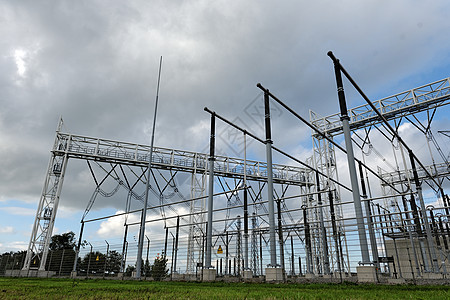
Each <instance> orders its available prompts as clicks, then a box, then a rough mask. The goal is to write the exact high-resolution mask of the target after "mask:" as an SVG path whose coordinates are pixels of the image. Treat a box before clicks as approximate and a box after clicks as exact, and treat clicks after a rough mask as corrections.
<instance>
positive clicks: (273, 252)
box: [264, 90, 278, 268]
mask: <svg viewBox="0 0 450 300" xmlns="http://www.w3.org/2000/svg"><path fill="white" fill-rule="evenodd" d="M264 112H265V117H264V119H265V129H266V142H265V143H266V157H267V201H268V206H269V216H268V217H269V246H270V247H269V249H270V265H269V267H273V268H275V267H277V266H278V265H277V245H276V238H275V203H274V199H273V172H272V143H273V142H272V133H271V128H270V106H269V94H268V90H266V91H265V92H264Z"/></svg>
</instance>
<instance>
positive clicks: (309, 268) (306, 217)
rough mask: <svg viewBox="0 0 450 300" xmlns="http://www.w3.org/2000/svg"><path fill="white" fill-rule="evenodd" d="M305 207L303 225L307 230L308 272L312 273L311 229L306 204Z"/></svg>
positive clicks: (303, 206) (303, 207)
mask: <svg viewBox="0 0 450 300" xmlns="http://www.w3.org/2000/svg"><path fill="white" fill-rule="evenodd" d="M302 209H303V227H304V230H305V247H306V273H307V274H312V273H313V270H312V262H313V261H312V248H311V231H310V227H309V223H308V215H307V214H306V205H302Z"/></svg>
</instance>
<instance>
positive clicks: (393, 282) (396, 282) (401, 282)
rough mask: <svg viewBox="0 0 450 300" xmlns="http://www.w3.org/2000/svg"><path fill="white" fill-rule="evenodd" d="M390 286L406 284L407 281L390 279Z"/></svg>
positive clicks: (388, 281)
mask: <svg viewBox="0 0 450 300" xmlns="http://www.w3.org/2000/svg"><path fill="white" fill-rule="evenodd" d="M387 283H388V284H405V283H406V280H405V279H403V278H389V279H388V280H387Z"/></svg>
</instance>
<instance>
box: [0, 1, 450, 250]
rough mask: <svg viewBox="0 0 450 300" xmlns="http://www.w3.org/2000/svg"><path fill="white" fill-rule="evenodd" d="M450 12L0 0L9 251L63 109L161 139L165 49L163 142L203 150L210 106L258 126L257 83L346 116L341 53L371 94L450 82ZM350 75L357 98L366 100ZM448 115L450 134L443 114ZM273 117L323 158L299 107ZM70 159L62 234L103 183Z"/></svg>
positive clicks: (134, 137)
mask: <svg viewBox="0 0 450 300" xmlns="http://www.w3.org/2000/svg"><path fill="white" fill-rule="evenodd" d="M449 9H450V3H448V1H444V0H440V1H437V0H436V1H413V0H411V1H406V0H405V1H401V0H398V1H380V0H377V1H369V0H366V1H358V0H354V1H350V0H347V1H335V0H333V1H206V0H205V1H196V0H193V1H153V0H150V1H149V0H145V1H144V0H143V1H138V0H136V1H106V0H105V1H95V0H89V1H88V0H86V1H33V0H30V1H22V0H15V1H7V0H0V36H1V39H0V70H1V72H0V104H1V106H0V107H1V109H0V155H1V157H2V158H1V160H0V217H1V218H0V252H4V251H9V250H12V251H15V250H19V249H25V248H26V247H27V244H28V241H29V237H30V233H31V226H32V224H33V221H34V215H35V211H36V208H37V204H38V201H39V197H40V193H41V191H42V186H43V182H44V179H45V172H46V168H47V164H48V160H49V157H50V150H51V147H52V145H53V141H54V137H55V129H56V126H57V122H58V120H59V118H60V116H62V118H63V119H64V122H65V123H64V124H65V127H64V130H65V131H68V132H71V133H76V134H80V135H87V136H93V137H102V138H108V139H113V140H121V141H129V142H136V143H145V144H149V141H150V132H151V123H152V116H153V107H154V99H155V93H156V82H157V75H158V64H159V58H160V56H163V66H162V77H161V91H160V106H159V111H158V121H157V127H156V136H155V145H157V146H163V147H169V148H176V149H183V150H195V151H202V150H205V149H206V148H205V147H206V146H207V145H208V135H209V115H208V114H206V113H205V112H204V111H203V107H205V106H208V107H209V108H210V109H212V110H215V111H216V112H218V113H219V114H221V115H223V116H225V117H227V118H229V119H231V120H237V122H239V123H241V124H246V125H248V126H249V127H252V126H253V127H252V128H254V130H255V131H258V126H256V127H255V124H256V123H257V120H254V119H252V118H250V117H249V114H248V108H249V107H250V108H251V107H252V105H253V106H254V104H253V101H254V100H255V99H259V98H260V97H259V98H258V95H260V90H259V89H257V88H256V83H258V82H261V83H262V84H263V85H264V86H265V87H267V88H269V89H270V90H271V91H272V92H273V93H274V94H276V95H278V96H279V97H280V98H281V99H283V100H284V101H285V102H286V103H287V104H288V105H290V106H291V107H292V108H293V109H294V110H296V111H297V112H298V113H300V114H301V115H302V116H304V117H305V118H307V119H308V118H309V115H308V114H309V110H310V109H311V110H313V111H315V112H317V113H319V114H321V115H329V114H332V113H335V112H337V111H338V104H337V96H336V87H335V81H334V73H333V67H332V62H331V61H330V59H329V58H328V57H327V56H326V53H327V51H329V50H333V52H334V53H335V55H336V56H337V57H338V58H340V59H341V62H342V63H343V65H344V66H345V67H346V69H347V70H348V71H350V72H351V74H352V75H353V77H354V78H355V79H356V80H357V81H358V83H359V84H360V86H361V87H362V88H363V89H364V90H365V91H366V94H368V95H369V97H371V98H372V99H373V100H376V99H379V98H382V97H385V96H389V95H392V94H395V93H397V92H402V91H404V90H407V89H411V88H414V87H417V86H420V85H423V84H426V83H430V82H434V81H437V80H439V79H442V78H446V77H449V72H448V70H449V68H450V39H448V32H450V21H449V19H448V12H449V11H450V10H449ZM346 84H347V86H346V90H349V91H348V93H349V97H348V101H349V107H353V106H357V105H360V104H363V102H362V100H361V99H360V98H357V97H352V95H354V94H352V92H351V91H350V87H349V86H348V83H346ZM246 109H247V111H246ZM436 118H437V122H438V124H439V125H438V126H439V127H438V129H447V130H448V129H449V128H448V125H449V123H448V117H447V116H446V114H445V113H440V114H437V116H436ZM274 119H276V122H274V143H275V144H276V145H278V146H279V147H280V148H283V149H286V150H289V151H290V152H291V153H295V154H297V155H299V156H300V157H302V158H305V157H306V156H307V155H308V154H310V153H311V150H310V147H311V146H310V144H311V138H310V132H309V130H308V129H306V128H305V127H304V126H301V125H300V124H299V123H298V121H296V120H295V119H293V118H291V117H288V114H287V112H283V113H282V112H279V114H276V115H275V116H274ZM256 125H257V124H256ZM260 133H261V132H260ZM261 136H262V134H261ZM444 143H445V140H444ZM444 150H446V149H444ZM446 151H447V152H446V153H448V150H446ZM256 152H257V151H256ZM256 152H255V156H256V155H257V153H256ZM228 155H231V156H235V154H233V152H230V153H228ZM70 164H71V165H70V166H69V168H68V172H69V173H70V174H69V173H68V174H67V178H66V181H65V183H64V191H63V196H62V198H61V203H60V210H59V212H58V217H57V219H58V220H57V223H56V232H59V233H62V232H66V231H69V230H73V231H75V232H77V231H78V226H79V225H78V224H79V221H80V218H81V214H82V210H84V207H85V205H86V201H87V200H86V199H85V200H82V201H81V200H80V201H77V199H79V198H80V195H83V196H82V197H86V195H87V197H89V195H90V194H91V193H92V191H93V190H89V191H80V190H82V189H83V187H85V182H86V181H90V183H91V184H92V180H91V179H90V178H88V177H89V172H88V170H87V167H86V164H85V163H76V162H75V163H72V162H70ZM77 193H81V194H77ZM82 197H81V198H82ZM104 207H109V208H108V209H109V211H108V212H109V213H114V212H115V211H116V210H118V209H120V208H119V207H114V205H112V206H111V205H110V206H108V205H104ZM99 226H100V225H99ZM103 226H104V227H102V228H101V230H103V231H101V230H100V229H99V231H96V233H97V236H96V237H93V238H98V239H102V238H103V237H104V236H102V234H103V233H105V232H107V229H105V226H106V225H105V224H103Z"/></svg>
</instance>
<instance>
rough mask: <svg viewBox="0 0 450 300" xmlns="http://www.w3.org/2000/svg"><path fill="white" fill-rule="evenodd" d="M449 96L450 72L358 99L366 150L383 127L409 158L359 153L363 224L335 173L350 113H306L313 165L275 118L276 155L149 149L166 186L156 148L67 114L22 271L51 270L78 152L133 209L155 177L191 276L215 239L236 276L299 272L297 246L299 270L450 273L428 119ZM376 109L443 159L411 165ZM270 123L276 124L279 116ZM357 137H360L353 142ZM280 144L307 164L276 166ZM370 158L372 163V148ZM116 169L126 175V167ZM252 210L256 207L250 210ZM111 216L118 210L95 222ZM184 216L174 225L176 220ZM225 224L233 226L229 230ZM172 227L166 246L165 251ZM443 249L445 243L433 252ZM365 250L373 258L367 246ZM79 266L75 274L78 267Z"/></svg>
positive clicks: (356, 114) (206, 262)
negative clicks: (387, 167)
mask: <svg viewBox="0 0 450 300" xmlns="http://www.w3.org/2000/svg"><path fill="white" fill-rule="evenodd" d="M258 87H259V88H261V89H262V90H263V91H264V92H265V94H264V97H265V99H264V100H265V101H266V102H268V101H269V98H271V99H272V100H275V101H280V100H279V99H277V98H276V96H274V95H273V94H271V93H270V92H269V91H268V90H265V89H264V88H263V87H262V86H260V85H259V86H258ZM449 102H450V78H446V79H443V80H439V81H437V82H433V83H430V84H427V85H424V86H421V87H418V88H415V89H412V90H409V91H406V92H403V93H399V94H396V95H393V96H391V97H387V98H383V99H381V100H378V101H374V102H372V103H373V106H374V107H371V106H370V105H361V106H358V107H356V108H353V109H349V110H348V111H347V115H348V126H349V128H350V130H351V133H352V139H353V145H355V146H357V147H358V148H359V149H361V152H364V151H363V149H365V147H369V146H370V147H373V145H372V144H371V143H370V137H369V133H370V131H371V130H374V131H375V130H378V131H379V132H381V133H382V134H383V135H384V136H385V137H386V138H387V139H388V140H389V142H390V143H391V144H392V145H393V149H394V155H395V153H396V151H397V152H401V160H402V161H403V164H399V163H398V161H397V158H395V166H394V169H395V170H394V171H390V172H387V171H384V170H383V168H381V167H378V169H377V170H376V171H374V170H371V169H370V167H368V166H367V165H366V164H365V162H363V161H361V160H360V159H358V158H356V163H357V166H358V167H359V170H360V172H359V177H360V180H361V182H360V183H359V187H357V189H358V195H359V188H361V189H362V190H361V195H360V196H358V197H359V198H360V200H361V203H362V204H363V208H362V215H361V217H363V218H364V221H363V223H362V224H361V223H358V222H359V221H358V222H357V219H358V216H357V217H356V218H355V217H354V216H353V213H352V212H349V211H348V210H344V207H346V205H350V204H351V203H353V202H352V201H351V200H350V199H351V197H350V196H349V194H348V193H349V192H352V190H353V192H354V191H355V187H354V185H353V184H352V188H348V187H346V186H345V185H344V184H342V180H341V178H339V176H340V175H339V174H338V170H339V168H340V167H341V166H338V165H337V154H336V153H337V152H338V151H340V150H343V149H342V147H340V146H339V144H338V143H337V142H336V141H338V140H339V136H340V135H341V134H342V133H343V126H342V116H341V114H333V115H330V116H327V117H320V116H319V115H318V114H317V113H315V112H312V111H311V112H310V115H309V122H307V121H306V120H304V119H301V120H302V121H304V122H305V123H307V125H308V126H310V127H311V128H312V145H313V155H312V157H311V158H309V159H307V160H306V161H305V162H301V161H299V160H298V159H296V158H294V157H292V156H290V155H289V154H286V153H284V152H282V151H281V150H279V149H278V148H277V147H275V145H272V143H273V142H272V140H271V135H270V131H269V132H267V127H266V140H265V141H264V140H262V139H258V138H257V139H258V141H260V142H261V143H264V144H265V146H266V152H267V154H268V156H267V161H266V162H264V161H255V160H251V159H250V160H249V159H247V158H246V157H244V158H232V157H227V156H220V155H215V154H214V152H212V154H211V153H209V154H206V153H199V152H191V151H185V150H176V149H170V148H161V147H152V155H151V158H152V161H151V166H152V170H155V172H156V171H157V172H159V173H160V176H161V178H162V181H163V182H164V184H163V185H164V187H160V186H159V185H158V182H157V181H158V180H157V179H156V177H157V175H155V174H154V172H153V171H152V172H151V173H150V172H149V173H148V174H149V175H147V176H145V173H146V171H147V168H148V165H149V160H150V155H149V153H150V152H151V151H150V146H147V145H142V144H135V143H129V142H121V141H115V140H109V139H102V138H96V137H88V136H83V135H76V134H70V133H66V132H63V131H62V120H61V121H60V123H59V125H58V128H57V131H56V138H55V142H54V145H53V149H52V151H51V156H50V161H49V165H48V169H47V173H46V178H45V181H44V188H43V191H42V194H41V198H40V201H39V205H38V209H37V213H36V217H35V222H34V225H33V230H32V234H31V238H30V243H29V246H28V250H27V254H26V258H25V260H24V265H23V270H24V271H29V270H32V269H38V270H41V271H44V270H45V269H46V262H47V256H48V253H49V245H50V242H51V237H52V232H53V227H54V223H55V220H56V214H57V210H58V205H59V202H60V195H61V191H62V187H63V182H64V177H65V173H66V170H67V165H68V161H69V159H70V160H72V159H78V160H83V161H87V162H88V166H89V168H90V170H91V173H92V174H93V171H92V167H91V163H95V164H97V165H98V166H100V168H101V169H102V170H103V171H104V173H105V174H106V175H105V177H104V180H105V179H106V178H112V179H113V180H114V181H115V182H116V183H117V188H116V189H118V188H125V190H126V191H127V192H128V198H127V204H126V207H127V209H126V211H125V213H124V214H125V215H127V214H131V213H136V212H138V211H139V210H136V211H131V210H130V203H131V201H132V199H135V200H139V201H141V202H142V199H143V198H142V195H140V194H138V193H137V192H136V191H135V188H136V186H137V185H139V184H141V185H142V184H144V183H147V184H148V183H149V181H150V180H151V178H150V177H151V176H150V174H152V176H153V180H154V181H155V185H153V186H150V187H149V188H150V189H151V191H152V192H153V194H154V196H155V197H157V198H158V199H157V202H158V204H157V205H155V203H154V202H152V204H149V205H148V207H147V209H158V210H159V212H160V214H159V220H163V221H164V226H165V228H166V230H170V229H175V228H176V235H175V236H173V239H174V242H173V250H172V255H174V257H173V256H172V267H171V271H172V273H178V272H179V270H180V265H178V267H176V264H177V255H178V257H179V255H180V254H181V250H179V249H181V248H182V247H185V251H184V252H183V255H186V256H185V257H186V259H185V260H184V259H183V260H182V261H183V269H184V270H185V273H186V274H195V273H196V272H197V269H198V267H199V266H200V267H202V268H214V262H213V261H212V256H213V255H212V253H211V249H213V248H215V247H217V244H218V243H219V244H221V243H223V244H224V247H226V250H225V252H226V259H225V271H224V272H223V273H222V259H220V269H221V271H220V272H221V273H222V274H228V275H231V265H232V259H231V257H232V255H234V256H233V257H234V258H233V259H234V265H235V267H234V274H238V275H239V276H242V272H243V271H245V270H251V271H252V272H253V274H254V275H257V274H260V275H262V274H263V270H264V266H265V265H268V266H269V267H272V268H275V267H281V268H283V269H284V271H283V272H285V271H286V269H287V266H288V265H290V266H291V272H290V276H294V275H295V256H296V255H298V258H299V266H298V267H299V272H298V274H299V275H300V274H302V273H303V275H304V274H309V275H316V276H330V275H332V274H339V276H341V279H342V276H345V274H347V276H348V275H349V274H350V273H351V272H352V270H354V267H355V265H356V264H358V260H360V261H359V262H361V263H362V264H368V263H369V264H373V265H375V266H376V267H377V269H378V270H382V268H383V266H384V267H385V268H387V269H389V273H390V274H391V276H397V275H398V274H397V273H400V276H404V277H405V276H406V275H405V274H406V272H405V271H404V270H405V269H406V268H410V269H415V271H412V272H411V274H413V275H412V276H413V277H414V276H421V275H423V273H424V272H425V273H426V272H429V273H439V274H446V267H447V265H448V261H449V259H448V255H449V253H450V252H449V251H450V249H449V247H448V244H450V243H447V237H450V231H449V229H448V224H449V223H450V222H449V213H448V210H449V205H450V201H449V200H448V197H447V196H446V195H445V194H444V192H443V190H442V184H443V183H444V181H445V180H448V178H449V175H450V174H449V173H450V171H449V170H450V167H449V163H448V159H447V158H448V156H446V155H445V154H444V153H443V151H442V149H440V148H439V146H438V145H437V142H436V140H435V139H433V137H432V134H431V131H430V124H431V121H432V119H433V116H434V114H435V112H436V110H437V109H438V108H440V107H442V106H444V105H446V104H449ZM374 108H376V110H377V111H378V112H379V113H381V115H382V117H383V118H384V119H385V120H387V121H389V122H391V123H394V128H395V129H396V130H397V131H398V129H399V127H400V125H401V122H402V121H404V120H408V121H410V122H413V121H415V122H414V123H416V125H415V127H417V128H418V129H419V130H420V129H422V130H421V131H422V132H423V133H424V134H425V136H426V138H427V143H428V146H429V149H430V155H431V156H432V155H433V154H432V153H431V152H432V151H431V146H433V145H434V147H435V148H437V152H438V153H439V156H440V157H441V158H442V159H443V161H444V162H443V163H440V162H437V159H435V158H433V159H432V164H431V165H428V166H425V168H423V167H421V166H419V167H418V168H415V166H414V164H413V163H412V165H411V166H410V167H407V161H408V159H407V158H406V155H407V153H406V152H407V151H406V149H404V147H402V146H401V145H394V144H395V143H396V142H397V144H398V141H397V139H396V138H395V137H390V136H389V131H388V130H387V128H386V127H385V124H383V120H382V119H380V115H379V114H377V113H376V112H375V110H374ZM205 110H206V109H205ZM290 111H291V110H290ZM291 112H292V111H291ZM210 113H211V112H210ZM419 113H426V114H427V116H428V123H427V124H425V125H423V124H420V121H419V120H418V118H417V117H416V115H417V114H419ZM213 115H214V118H218V119H220V120H222V121H225V123H228V125H232V124H230V122H228V121H226V120H225V119H224V118H223V117H220V116H219V115H216V114H215V113H213ZM267 116H269V118H270V114H268V113H266V119H267ZM413 118H414V119H413ZM266 122H267V120H266ZM417 123H418V124H417ZM266 126H267V123H266ZM268 126H269V130H270V120H269V123H268ZM236 127H237V126H236ZM237 129H238V130H241V131H242V133H243V134H244V135H245V136H250V137H251V136H253V135H252V134H251V133H249V132H247V131H246V130H245V128H244V129H242V128H238V127H237ZM361 135H362V136H363V137H362V138H361V137H360V136H361ZM358 137H360V141H359V142H358V141H357V140H356V139H357V138H358ZM430 143H431V144H430ZM430 145H431V146H430ZM347 150H348V148H347ZM272 151H279V152H280V153H281V154H283V155H286V156H287V158H288V159H292V160H293V161H294V163H300V165H301V166H294V165H281V164H274V163H272V161H271V159H272V158H271V154H270V153H271V152H272ZM374 151H375V150H374ZM269 154H270V156H269ZM362 159H363V160H364V155H363V157H362ZM399 160H400V159H399ZM400 165H402V167H400ZM116 167H117V169H120V170H121V172H119V171H117V170H116ZM123 168H130V169H131V168H136V169H138V171H132V173H133V174H134V176H135V180H134V181H135V182H134V183H132V182H130V181H129V180H128V179H127V178H126V175H125V172H124V171H123ZM356 169H357V168H356ZM161 172H168V173H169V175H168V176H167V178H166V177H164V176H163V175H162V173H161ZM364 172H365V174H366V175H365V176H364ZM369 173H370V174H372V175H374V176H376V179H377V180H379V182H380V185H381V190H382V193H383V195H382V196H380V197H374V196H373V195H372V193H371V187H370V184H369V175H368V174H369ZM177 174H185V176H186V174H187V175H188V176H189V178H190V180H189V184H188V185H189V189H188V190H189V192H188V193H187V194H189V197H186V196H184V194H183V193H182V192H181V191H180V190H179V187H178V186H177V185H176V183H175V182H176V180H175V178H176V176H177ZM430 174H431V175H432V176H430ZM93 176H94V174H93ZM208 176H210V177H208ZM207 179H209V183H208V180H207ZM104 180H103V181H104ZM415 180H416V182H415V184H416V187H417V180H418V181H419V186H420V183H422V182H423V183H426V184H427V185H428V186H429V187H430V188H431V189H433V190H435V191H436V193H440V194H439V195H441V198H442V199H441V202H439V203H441V204H442V205H440V206H439V205H438V206H428V207H425V206H424V201H422V200H420V199H419V205H417V204H416V201H415V200H414V199H417V198H419V196H421V190H419V192H418V191H417V190H414V189H413V183H414V181H415ZM94 181H95V185H96V189H95V191H94V194H93V196H92V197H91V199H90V201H89V203H88V208H87V209H86V212H85V214H84V216H83V219H82V226H84V224H85V223H84V222H90V221H95V220H89V221H86V220H84V218H85V217H86V215H87V213H88V212H89V209H90V208H91V207H92V205H93V202H94V201H95V198H96V196H97V194H99V193H101V188H100V186H101V185H102V183H103V181H98V180H96V178H95V176H94ZM271 184H273V185H274V186H271ZM212 185H214V186H217V187H219V188H221V189H222V192H216V194H214V195H213V189H212ZM366 186H367V188H368V189H369V190H368V192H367V191H366ZM208 187H209V191H208ZM167 189H172V193H173V194H178V195H180V197H181V198H182V200H180V201H178V202H167V201H166V200H167V199H166V198H165V197H164V195H163V192H164V191H165V190H167ZM372 189H373V188H372ZM244 191H245V196H244V197H247V194H246V193H247V192H248V195H249V200H250V201H249V202H248V203H247V201H244V202H242V201H241V197H242V196H243V195H244ZM263 191H264V193H263ZM419 194H420V195H419ZM103 195H104V196H105V195H106V194H105V193H103ZM218 195H222V196H223V197H224V198H225V199H226V205H225V206H223V205H222V206H220V205H219V207H213V206H208V203H211V202H209V201H213V199H216V198H215V197H217V196H218ZM240 195H241V197H240ZM208 196H209V200H208ZM407 198H408V199H407ZM438 198H439V197H438ZM271 200H272V201H273V202H272V204H271ZM180 204H183V205H187V206H188V213H185V214H183V213H181V212H179V211H177V209H173V207H175V206H176V205H180ZM271 205H272V206H271ZM275 206H276V207H275ZM249 207H251V208H252V213H250V216H251V217H249V211H248V208H249ZM167 208H171V209H172V211H173V212H174V213H175V215H167V214H166V212H165V209H167ZM141 210H142V209H141ZM231 211H233V214H238V215H242V214H244V218H243V219H241V218H240V217H239V216H235V215H231V214H230V212H231ZM208 212H209V213H210V214H209V215H208ZM109 217H114V216H107V217H104V218H98V219H96V220H100V219H105V218H109ZM175 218H176V225H174V220H175ZM249 219H250V222H251V226H249ZM147 222H149V221H148V220H147ZM166 222H167V223H166ZM170 222H172V223H170ZM242 222H243V223H244V224H242ZM169 223H170V224H169ZM207 224H211V227H210V230H207ZM219 224H220V225H219ZM132 225H136V224H133V223H126V224H125V227H126V229H125V234H124V243H123V249H125V247H126V245H128V242H127V241H126V235H127V230H128V226H132ZM222 225H224V226H223V227H224V228H221V227H220V226H222ZM361 226H362V228H363V229H364V237H366V238H367V239H368V241H369V242H367V243H368V245H367V247H368V248H370V249H371V255H372V259H368V257H367V258H366V257H364V255H365V254H364V253H363V254H362V257H361V256H360V255H359V254H356V253H357V251H356V250H355V249H354V247H355V246H356V247H360V246H361V245H360V243H361V230H360V229H361ZM446 226H447V227H446ZM242 228H244V230H243V231H242ZM357 228H358V229H357ZM180 229H181V231H184V232H185V236H186V238H187V240H186V243H185V246H182V245H181V244H180V243H179V239H180V236H181V233H179V230H180ZM249 229H250V230H249ZM167 232H168V231H166V246H165V250H164V255H167V249H166V248H167ZM357 232H359V234H360V236H359V240H358V241H356V240H355V237H356V235H357ZM276 233H277V235H275V234H276ZM80 235H81V233H80ZM242 237H243V238H242ZM80 241H81V236H80ZM289 243H290V246H289V245H288V244H289ZM231 245H233V247H231ZM249 246H250V249H249ZM435 248H436V249H437V251H436V254H433V253H434V252H433V251H434V250H433V249H435ZM263 249H264V251H263ZM405 249H406V250H405ZM79 250H80V249H78V251H79ZM208 251H209V252H208ZM405 251H406V252H405ZM263 252H264V253H263ZM174 253H175V254H174ZM178 253H180V254H178ZM205 254H206V255H205ZM264 254H265V258H264V259H263V256H264ZM285 255H286V256H285ZM366 255H367V256H368V253H367V254H366ZM286 257H287V258H288V260H287V261H286ZM355 257H356V258H355ZM405 257H409V258H410V259H409V266H408V265H407V264H406V263H405V261H404V259H405ZM438 260H439V261H438ZM301 261H303V265H302V262H301ZM412 262H414V264H413V263H412ZM413 265H414V267H413ZM396 267H397V268H399V270H398V271H399V272H397V271H393V270H394V269H395V268H396ZM216 269H217V272H218V269H219V261H216ZM302 269H303V271H302ZM74 270H75V271H76V264H75V267H74ZM123 270H124V266H122V271H123ZM236 270H237V271H236ZM402 271H403V275H402ZM286 273H287V272H286ZM283 274H284V275H283V276H286V274H285V273H283ZM343 274H344V275H343ZM284 278H285V277H284Z"/></svg>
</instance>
